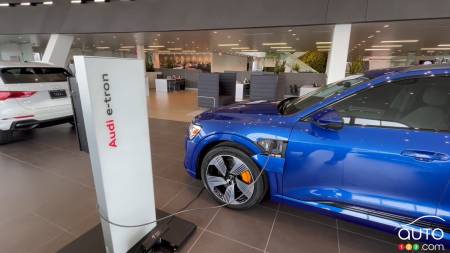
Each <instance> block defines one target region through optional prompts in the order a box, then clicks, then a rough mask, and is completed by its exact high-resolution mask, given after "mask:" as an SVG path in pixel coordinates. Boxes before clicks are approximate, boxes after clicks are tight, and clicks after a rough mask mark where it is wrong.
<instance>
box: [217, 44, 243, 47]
mask: <svg viewBox="0 0 450 253" xmlns="http://www.w3.org/2000/svg"><path fill="white" fill-rule="evenodd" d="M218 46H219V47H238V46H239V44H237V43H226V44H218Z"/></svg>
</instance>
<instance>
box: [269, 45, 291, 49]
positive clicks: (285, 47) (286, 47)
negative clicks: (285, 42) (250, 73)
mask: <svg viewBox="0 0 450 253" xmlns="http://www.w3.org/2000/svg"><path fill="white" fill-rule="evenodd" d="M270 48H272V49H289V48H292V47H289V46H284V47H280V46H279V47H270Z"/></svg>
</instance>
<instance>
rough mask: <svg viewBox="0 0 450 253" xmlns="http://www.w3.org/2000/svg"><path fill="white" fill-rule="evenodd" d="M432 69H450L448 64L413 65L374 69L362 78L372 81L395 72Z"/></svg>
mask: <svg viewBox="0 0 450 253" xmlns="http://www.w3.org/2000/svg"><path fill="white" fill-rule="evenodd" d="M434 69H450V64H430V65H415V66H409V67H397V68H385V69H374V70H370V71H367V72H365V73H364V76H366V77H368V78H369V79H373V78H376V77H379V76H382V75H386V74H390V73H395V72H409V71H417V70H434Z"/></svg>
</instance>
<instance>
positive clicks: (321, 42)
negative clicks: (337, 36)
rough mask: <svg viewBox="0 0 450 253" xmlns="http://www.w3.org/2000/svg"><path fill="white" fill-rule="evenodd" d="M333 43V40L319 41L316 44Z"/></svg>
mask: <svg viewBox="0 0 450 253" xmlns="http://www.w3.org/2000/svg"><path fill="white" fill-rule="evenodd" d="M331 43H332V42H331V41H317V42H316V45H330V44H331Z"/></svg>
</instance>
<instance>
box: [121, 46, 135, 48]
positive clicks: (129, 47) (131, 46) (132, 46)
mask: <svg viewBox="0 0 450 253" xmlns="http://www.w3.org/2000/svg"><path fill="white" fill-rule="evenodd" d="M121 48H134V46H121Z"/></svg>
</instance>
